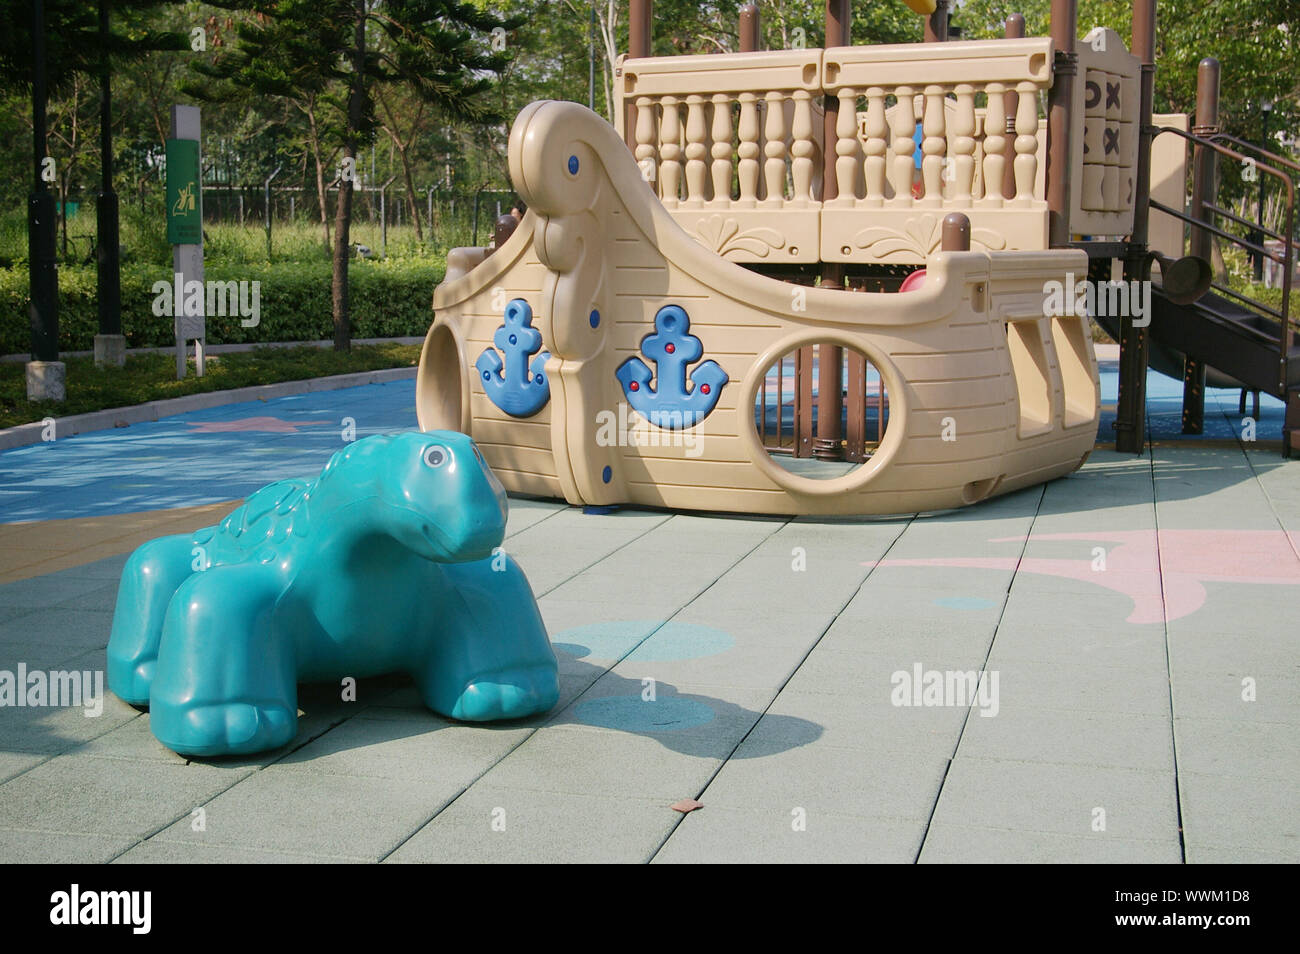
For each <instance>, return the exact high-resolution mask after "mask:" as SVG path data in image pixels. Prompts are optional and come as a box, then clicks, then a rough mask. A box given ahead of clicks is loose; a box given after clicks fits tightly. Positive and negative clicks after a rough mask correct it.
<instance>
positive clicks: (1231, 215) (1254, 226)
mask: <svg viewBox="0 0 1300 954" xmlns="http://www.w3.org/2000/svg"><path fill="white" fill-rule="evenodd" d="M1201 204H1202V205H1204V206H1205V207H1206V208H1207V209H1209V210H1210V211H1211V212H1214V213H1216V214H1218V215H1222V216H1223V217H1224V218H1228V219H1232V221H1234V222H1236V223H1237V224H1238V225H1244V226H1246V227H1247V228H1248V229H1250V230H1251V231H1253V232H1260V233H1262V234H1264V235H1267V236H1268V237H1269V238H1275V239H1280V240H1281V241H1283V242H1285V241H1286V240H1287V238H1286V236H1285V235H1283V234H1282V233H1281V232H1274V231H1273V230H1272V229H1270V228H1265V227H1264V225H1263V224H1262V223H1260V222H1252V221H1251V220H1250V219H1243V218H1242V217H1241V216H1240V215H1237V214H1236V213H1235V212H1229V211H1228V210H1227V209H1224V208H1221V207H1220V206H1217V205H1215V204H1214V203H1213V202H1205V201H1202V203H1201Z"/></svg>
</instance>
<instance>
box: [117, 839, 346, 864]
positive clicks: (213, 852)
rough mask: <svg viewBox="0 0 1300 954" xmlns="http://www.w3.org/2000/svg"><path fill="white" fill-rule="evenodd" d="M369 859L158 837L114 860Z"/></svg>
mask: <svg viewBox="0 0 1300 954" xmlns="http://www.w3.org/2000/svg"><path fill="white" fill-rule="evenodd" d="M369 860H370V859H368V858H362V857H355V858H349V857H346V856H341V855H309V854H305V853H302V852H288V851H259V850H257V849H255V848H231V847H229V846H226V845H200V844H194V843H191V842H184V841H168V840H165V839H163V838H161V837H154V838H150V839H149V840H148V841H142V842H140V843H139V844H138V845H135V846H134V847H133V848H131V850H130V851H127V852H124V853H123V854H121V855H119V856H118V857H116V858H114V859H113V864H118V865H320V864H357V863H360V862H364V861H369Z"/></svg>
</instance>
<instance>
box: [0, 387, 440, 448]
mask: <svg viewBox="0 0 1300 954" xmlns="http://www.w3.org/2000/svg"><path fill="white" fill-rule="evenodd" d="M416 370H417V369H416V368H382V369H380V370H378V371H354V372H352V373H351V374H333V375H330V376H329V377H324V378H303V379H301V380H298V381H281V382H279V383H277V384H260V385H255V386H253V387H247V388H234V389H232V390H229V391H205V392H204V393H202V394H187V395H186V396H185V397H178V398H166V399H165V400H161V401H149V402H148V403H146V404H136V405H132V406H131V407H117V408H109V409H107V410H103V411H91V412H90V413H89V414H73V415H71V416H69V417H59V418H55V419H54V435H55V437H56V438H57V439H59V440H62V439H63V438H65V437H72V436H74V435H76V434H89V433H91V432H93V431H108V430H112V429H113V428H115V427H127V426H129V425H131V424H145V423H148V422H150V421H157V420H159V419H160V418H164V417H171V416H172V415H174V414H185V413H187V412H189V411H203V410H207V409H208V408H211V407H223V406H224V405H227V404H242V403H244V402H245V401H258V400H262V401H269V400H271V399H272V398H280V397H290V396H292V395H295V394H309V393H311V392H313V391H338V390H340V389H342V388H355V387H360V386H362V385H365V384H388V383H390V382H392V381H405V380H407V379H410V378H414V377H415V373H416ZM44 430H45V424H44V423H43V422H42V421H32V422H31V423H30V424H19V425H18V426H17V427H7V428H4V429H3V430H0V450H10V449H12V448H15V447H26V446H27V445H29V444H39V443H41V434H42V432H43V431H44Z"/></svg>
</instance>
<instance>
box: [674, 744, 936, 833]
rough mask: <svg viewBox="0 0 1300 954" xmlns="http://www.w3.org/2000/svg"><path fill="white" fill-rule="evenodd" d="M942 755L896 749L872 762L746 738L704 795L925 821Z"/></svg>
mask: <svg viewBox="0 0 1300 954" xmlns="http://www.w3.org/2000/svg"><path fill="white" fill-rule="evenodd" d="M947 765H948V760H947V758H946V757H943V756H935V755H920V754H917V753H910V754H908V753H903V752H898V751H893V752H888V753H882V754H881V755H880V756H879V757H878V758H876V759H873V760H869V759H865V758H863V757H862V752H861V751H860V750H857V749H853V748H838V747H836V746H832V745H829V744H827V743H826V742H822V741H814V742H810V743H808V744H806V745H799V746H794V747H789V746H788V745H787V743H785V742H778V741H763V742H756V741H753V740H750V739H747V740H746V741H745V742H744V743H743V744H742V745H741V746H740V748H739V749H737V750H736V753H735V755H733V756H732V757H731V759H730V760H729V761H728V762H727V764H726V765H725V766H724V767H723V769H722V771H720V772H719V773H718V776H717V778H715V779H714V780H713V781H712V782H710V783H709V786H708V788H707V789H705V790H704V794H703V795H701V796H699V799H700V801H702V802H704V803H705V804H706V805H716V806H718V807H721V808H736V809H764V810H769V811H780V812H783V813H785V814H786V815H787V817H788V816H789V813H790V812H791V811H792V810H793V809H795V808H803V809H805V810H806V811H807V812H808V813H809V815H810V816H811V815H813V814H815V813H821V812H828V813H835V814H844V815H855V816H859V817H864V818H877V817H886V818H895V819H925V818H928V817H929V815H930V811H931V809H932V808H933V806H934V799H935V797H936V796H937V795H938V792H939V787H940V785H941V784H942V782H943V776H944V770H945V769H946V767H947Z"/></svg>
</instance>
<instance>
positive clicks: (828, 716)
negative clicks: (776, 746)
mask: <svg viewBox="0 0 1300 954" xmlns="http://www.w3.org/2000/svg"><path fill="white" fill-rule="evenodd" d="M968 713H969V710H968V709H965V708H959V707H956V706H894V705H892V704H890V703H889V701H888V699H887V698H882V697H881V696H879V695H878V694H873V695H870V696H866V695H832V694H829V693H821V692H801V691H799V690H795V689H790V688H789V687H787V688H786V689H784V690H783V691H782V692H781V694H780V695H779V696H777V697H776V699H775V700H774V701H773V702H772V705H771V706H770V707H769V708H768V710H767V714H766V715H764V716H763V718H762V719H761V720H759V723H758V725H757V726H755V727H754V730H753V731H752V732H751V733H750V734H749V737H748V740H747V741H750V742H754V743H756V744H757V743H762V742H769V743H785V744H787V745H789V746H790V747H794V746H796V745H804V744H806V743H808V742H812V741H816V740H817V739H821V740H823V741H824V742H825V743H826V744H827V745H830V746H835V747H837V748H842V749H848V750H851V751H854V752H859V753H866V754H870V755H873V756H878V755H883V754H885V753H890V752H893V753H908V754H913V753H916V754H923V755H926V756H930V755H934V756H942V757H944V758H947V757H949V756H951V755H952V753H953V752H954V751H956V748H957V739H958V737H959V736H960V735H961V730H962V726H963V725H964V724H965V722H966V717H967V714H968Z"/></svg>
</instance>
